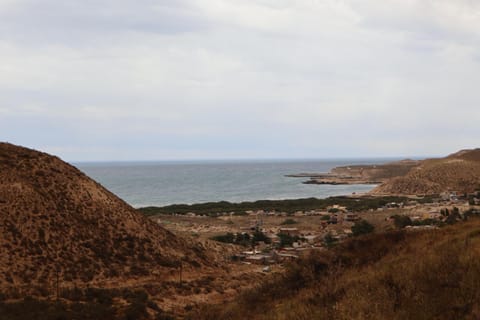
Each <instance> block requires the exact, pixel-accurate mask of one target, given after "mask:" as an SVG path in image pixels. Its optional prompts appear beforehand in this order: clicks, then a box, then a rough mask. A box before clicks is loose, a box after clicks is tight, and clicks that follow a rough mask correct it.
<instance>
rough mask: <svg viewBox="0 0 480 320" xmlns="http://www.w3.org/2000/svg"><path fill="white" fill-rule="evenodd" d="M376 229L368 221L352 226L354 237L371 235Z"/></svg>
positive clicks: (358, 222)
mask: <svg viewBox="0 0 480 320" xmlns="http://www.w3.org/2000/svg"><path fill="white" fill-rule="evenodd" d="M374 229H375V227H374V226H373V225H371V224H370V223H369V222H368V221H366V220H360V221H357V222H355V224H354V225H353V226H352V233H353V235H354V236H360V235H362V234H368V233H371V232H373V230H374Z"/></svg>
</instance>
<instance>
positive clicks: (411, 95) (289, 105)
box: [0, 0, 480, 161]
mask: <svg viewBox="0 0 480 320" xmlns="http://www.w3.org/2000/svg"><path fill="white" fill-rule="evenodd" d="M479 138H480V1H473V0H455V1H453V0H430V1H429V0H343V1H342V0H298V1H293V0H256V1H248V0H203V1H195V0H135V1H133V0H131V1H128V0H76V1H72V0H42V1H38V0H0V140H3V141H8V142H11V143H15V144H20V145H24V146H28V147H32V148H35V149H40V150H43V151H46V152H49V153H53V154H56V155H59V156H60V157H62V158H63V159H65V160H68V161H84V160H162V159H225V158H325V157H330V158H332V157H334V158H335V157H337V158H338V157H372V156H416V155H417V156H423V155H446V154H448V153H452V152H454V151H457V150H458V149H462V148H472V147H478V146H479V143H478V142H479Z"/></svg>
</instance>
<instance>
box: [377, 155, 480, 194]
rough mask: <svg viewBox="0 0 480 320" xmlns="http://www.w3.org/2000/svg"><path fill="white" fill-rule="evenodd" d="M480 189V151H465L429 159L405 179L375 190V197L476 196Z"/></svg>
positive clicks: (401, 178) (398, 178)
mask: <svg viewBox="0 0 480 320" xmlns="http://www.w3.org/2000/svg"><path fill="white" fill-rule="evenodd" d="M479 186H480V149H474V150H462V151H459V152H457V153H454V154H451V155H449V156H448V157H445V158H441V159H427V160H424V161H421V162H420V164H419V165H418V166H416V167H414V168H412V169H411V170H410V171H409V172H408V173H407V174H406V175H404V176H402V177H397V178H393V179H390V180H388V181H387V182H385V183H383V184H381V185H380V186H378V187H377V188H375V189H374V190H373V191H372V193H376V194H392V193H393V194H436V193H441V192H445V191H457V192H461V193H464V192H473V191H475V190H477V189H478V188H479Z"/></svg>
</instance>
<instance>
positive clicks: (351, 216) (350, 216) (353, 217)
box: [345, 213, 360, 221]
mask: <svg viewBox="0 0 480 320" xmlns="http://www.w3.org/2000/svg"><path fill="white" fill-rule="evenodd" d="M345 220H346V221H357V220H360V217H359V216H358V214H356V213H347V214H346V215H345Z"/></svg>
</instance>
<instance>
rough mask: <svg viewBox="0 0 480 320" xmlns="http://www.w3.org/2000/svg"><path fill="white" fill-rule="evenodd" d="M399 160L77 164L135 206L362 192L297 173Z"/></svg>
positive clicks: (364, 189)
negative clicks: (316, 182)
mask: <svg viewBox="0 0 480 320" xmlns="http://www.w3.org/2000/svg"><path fill="white" fill-rule="evenodd" d="M392 160H396V159H340V160H331V159H329V160H250V161H247V160H242V161H240V160H238V161H237V160H235V161H233V160H231V161H220V160H218V161H217V160H212V161H159V162H101V163H93V162H90V163H74V165H75V166H76V167H77V168H79V169H80V170H82V171H83V172H85V173H86V174H87V175H88V176H90V177H91V178H93V179H95V180H96V181H97V182H99V183H100V184H102V185H103V186H104V187H106V188H107V189H109V190H110V191H111V192H113V193H115V194H116V195H117V196H119V197H120V198H122V199H123V200H125V201H126V202H127V203H129V204H130V205H132V206H133V207H136V208H138V207H144V206H165V205H169V204H192V203H202V202H210V201H222V200H224V201H230V202H242V201H255V200H267V199H268V200H279V199H298V198H309V197H316V198H326V197H329V196H336V195H349V194H352V193H353V192H355V193H363V192H367V191H369V190H371V189H372V188H373V187H375V186H373V185H335V186H334V185H314V184H302V181H305V180H308V178H291V177H286V176H285V175H288V174H296V173H305V172H307V173H324V172H328V171H329V170H330V169H332V168H334V167H336V166H344V165H354V164H380V163H385V162H388V161H392Z"/></svg>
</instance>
